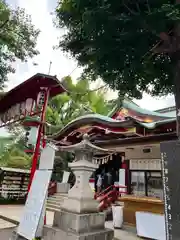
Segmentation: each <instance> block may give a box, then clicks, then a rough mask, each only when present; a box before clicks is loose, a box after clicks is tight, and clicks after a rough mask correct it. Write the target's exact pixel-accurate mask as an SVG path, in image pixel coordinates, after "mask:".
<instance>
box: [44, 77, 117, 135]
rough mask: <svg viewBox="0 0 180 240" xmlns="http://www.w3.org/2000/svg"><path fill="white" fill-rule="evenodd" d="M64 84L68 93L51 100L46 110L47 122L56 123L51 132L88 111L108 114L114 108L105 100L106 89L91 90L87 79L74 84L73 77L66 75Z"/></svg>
mask: <svg viewBox="0 0 180 240" xmlns="http://www.w3.org/2000/svg"><path fill="white" fill-rule="evenodd" d="M63 85H65V87H66V89H68V93H64V94H61V95H58V96H56V97H54V98H53V99H52V100H50V102H49V105H48V109H47V112H46V120H47V122H48V123H50V124H52V125H54V126H53V127H51V133H52V132H56V131H57V130H59V129H60V128H62V127H63V126H65V125H66V124H68V123H69V122H70V121H72V120H73V119H75V118H77V117H79V116H82V115H85V114H87V113H99V114H102V115H107V114H108V112H109V111H110V110H111V108H112V106H111V104H108V101H106V100H105V94H106V90H104V89H100V90H98V91H92V90H90V86H89V82H88V80H87V79H83V78H81V79H79V80H78V82H77V83H76V84H73V82H72V79H71V77H65V78H64V80H63Z"/></svg>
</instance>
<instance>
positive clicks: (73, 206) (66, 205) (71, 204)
mask: <svg viewBox="0 0 180 240" xmlns="http://www.w3.org/2000/svg"><path fill="white" fill-rule="evenodd" d="M61 209H62V210H64V211H70V212H73V213H76V214H84V213H97V212H99V210H98V202H97V201H96V200H95V199H93V198H81V199H78V198H75V197H74V198H72V197H69V196H68V198H67V199H65V200H64V202H63V204H62V205H61Z"/></svg>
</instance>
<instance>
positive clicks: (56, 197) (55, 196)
mask: <svg viewBox="0 0 180 240" xmlns="http://www.w3.org/2000/svg"><path fill="white" fill-rule="evenodd" d="M49 198H54V199H59V198H67V196H61V195H54V196H51V197H49Z"/></svg>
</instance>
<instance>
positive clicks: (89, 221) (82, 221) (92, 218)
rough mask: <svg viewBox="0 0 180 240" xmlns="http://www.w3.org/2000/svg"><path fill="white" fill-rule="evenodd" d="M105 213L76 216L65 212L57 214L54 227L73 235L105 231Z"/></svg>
mask: <svg viewBox="0 0 180 240" xmlns="http://www.w3.org/2000/svg"><path fill="white" fill-rule="evenodd" d="M104 222H105V215H104V213H91V214H74V213H69V212H65V211H60V212H55V214H54V222H53V227H57V228H59V229H61V230H63V231H66V232H67V231H71V232H73V233H86V232H91V231H95V230H100V229H104Z"/></svg>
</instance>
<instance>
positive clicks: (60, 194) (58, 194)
mask: <svg viewBox="0 0 180 240" xmlns="http://www.w3.org/2000/svg"><path fill="white" fill-rule="evenodd" d="M54 196H62V197H67V196H68V194H67V193H55V194H54V195H52V197H54Z"/></svg>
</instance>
